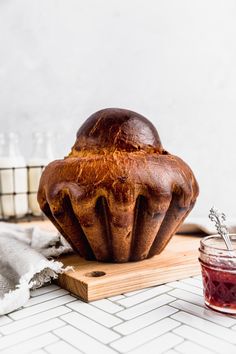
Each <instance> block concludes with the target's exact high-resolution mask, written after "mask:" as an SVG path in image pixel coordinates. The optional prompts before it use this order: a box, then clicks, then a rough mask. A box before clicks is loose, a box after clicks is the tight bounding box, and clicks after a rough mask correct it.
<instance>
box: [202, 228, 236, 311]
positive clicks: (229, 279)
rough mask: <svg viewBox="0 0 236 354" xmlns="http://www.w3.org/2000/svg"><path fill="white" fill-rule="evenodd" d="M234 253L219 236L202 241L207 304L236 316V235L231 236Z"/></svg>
mask: <svg viewBox="0 0 236 354" xmlns="http://www.w3.org/2000/svg"><path fill="white" fill-rule="evenodd" d="M230 238H231V242H232V245H233V251H229V250H227V249H226V246H225V243H224V240H223V239H222V237H220V236H219V235H212V236H207V237H205V238H203V239H202V240H201V241H200V248H199V252H200V257H199V261H200V264H201V269H202V279H203V290H204V297H205V304H206V305H207V306H208V307H210V308H212V309H214V310H217V311H220V312H225V313H229V314H236V234H231V235H230Z"/></svg>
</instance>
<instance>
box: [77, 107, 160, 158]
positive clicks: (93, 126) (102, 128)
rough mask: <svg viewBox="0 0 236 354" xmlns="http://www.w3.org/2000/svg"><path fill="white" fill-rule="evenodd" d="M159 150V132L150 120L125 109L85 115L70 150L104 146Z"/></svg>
mask: <svg viewBox="0 0 236 354" xmlns="http://www.w3.org/2000/svg"><path fill="white" fill-rule="evenodd" d="M150 147H151V148H153V149H156V151H157V152H160V151H162V146H161V141H160V138H159V135H158V133H157V131H156V129H155V127H154V126H153V125H152V123H151V122H150V121H149V120H147V119H146V118H145V117H143V116H141V115H140V114H138V113H135V112H132V111H128V110H125V109H118V108H113V109H111V108H110V109H103V110H101V111H99V112H96V113H94V114H93V115H91V117H89V118H88V119H87V120H86V121H85V123H84V124H83V125H82V127H81V128H80V129H79V130H78V132H77V139H76V142H75V145H74V148H73V150H76V151H81V150H83V149H86V150H92V149H96V150H98V149H107V150H109V151H111V150H116V149H117V150H126V151H136V150H139V149H144V150H147V149H150Z"/></svg>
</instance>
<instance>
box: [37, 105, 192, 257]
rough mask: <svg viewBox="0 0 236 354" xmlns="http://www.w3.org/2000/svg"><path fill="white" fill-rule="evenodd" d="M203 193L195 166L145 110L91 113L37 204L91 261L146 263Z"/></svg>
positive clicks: (48, 176) (43, 184)
mask: <svg viewBox="0 0 236 354" xmlns="http://www.w3.org/2000/svg"><path fill="white" fill-rule="evenodd" d="M197 196H198V184H197V182H196V179H195V178H194V175H193V172H192V171H191V169H190V168H189V166H188V165H187V164H186V163H185V162H183V160H181V159H180V158H178V157H176V156H174V155H171V154H170V153H168V152H167V151H166V150H164V149H163V147H162V145H161V141H160V138H159V136H158V133H157V131H156V129H155V127H154V126H153V125H152V123H151V122H150V121H148V120H147V119H146V118H144V117H143V116H141V115H140V114H138V113H135V112H132V111H129V110H125V109H116V108H109V109H104V110H101V111H99V112H96V113H95V114H93V115H92V116H90V117H89V118H88V119H87V120H86V121H85V123H84V124H83V125H82V126H81V128H80V129H79V131H78V132H77V137H76V141H75V144H74V146H73V147H72V149H71V152H70V153H69V155H68V156H67V157H65V158H64V159H63V160H56V161H54V162H51V163H50V164H49V165H48V166H47V167H46V168H45V170H44V172H43V174H42V177H41V181H40V186H39V191H38V202H39V205H40V207H41V209H42V211H43V212H44V213H45V214H46V216H47V217H48V218H49V219H50V220H51V221H52V222H53V224H54V225H55V226H56V227H57V229H58V230H59V231H60V232H61V234H62V235H63V236H64V237H65V238H66V240H67V241H68V242H69V243H70V244H71V246H72V247H73V249H74V250H75V251H76V252H78V253H79V254H80V255H81V256H82V257H84V258H86V259H96V260H98V261H105V262H128V261H140V260H143V259H145V258H149V257H152V256H154V255H157V254H159V253H160V252H161V251H162V250H163V249H164V248H165V246H166V245H167V243H168V242H169V240H170V239H171V237H172V236H173V234H174V233H175V232H176V230H177V229H178V227H179V226H180V224H181V223H182V222H183V220H184V219H185V217H186V216H187V215H188V213H189V212H190V211H191V209H192V208H193V206H194V203H195V201H196V198H197Z"/></svg>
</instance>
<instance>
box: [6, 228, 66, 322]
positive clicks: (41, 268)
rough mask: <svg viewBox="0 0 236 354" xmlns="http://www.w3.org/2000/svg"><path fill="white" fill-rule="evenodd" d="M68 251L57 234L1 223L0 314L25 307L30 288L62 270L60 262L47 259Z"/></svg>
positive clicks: (64, 242)
mask: <svg viewBox="0 0 236 354" xmlns="http://www.w3.org/2000/svg"><path fill="white" fill-rule="evenodd" d="M71 251H72V249H71V247H70V246H69V244H68V243H67V241H66V240H65V239H64V238H63V237H62V236H61V235H60V234H59V233H58V232H56V231H55V232H48V231H45V230H42V229H40V228H39V227H30V228H24V227H22V226H19V225H17V224H9V223H4V222H0V315H3V314H6V313H9V312H11V311H14V310H16V309H17V308H19V307H21V306H23V305H25V304H26V302H27V301H28V299H29V298H30V289H35V288H38V287H40V286H42V285H43V284H44V283H47V282H49V281H50V280H51V279H52V278H57V276H58V274H59V273H62V272H63V271H64V270H65V269H63V264H62V263H61V262H57V261H54V260H49V259H47V258H49V257H57V256H59V255H61V254H62V253H68V252H71Z"/></svg>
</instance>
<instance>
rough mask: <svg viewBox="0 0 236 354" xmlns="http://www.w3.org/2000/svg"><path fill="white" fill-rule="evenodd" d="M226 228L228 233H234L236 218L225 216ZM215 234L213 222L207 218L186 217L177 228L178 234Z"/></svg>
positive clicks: (235, 231) (235, 230)
mask: <svg viewBox="0 0 236 354" xmlns="http://www.w3.org/2000/svg"><path fill="white" fill-rule="evenodd" d="M226 224H227V228H228V230H229V232H230V233H232V234H233V233H236V218H227V221H226ZM181 233H183V234H194V233H195V234H201V233H204V234H206V235H214V234H217V231H216V228H215V225H214V223H213V222H212V221H211V220H210V219H209V218H204V217H203V218H201V217H192V216H190V217H187V219H186V220H185V222H184V224H182V225H181V226H180V228H179V229H178V234H181Z"/></svg>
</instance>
